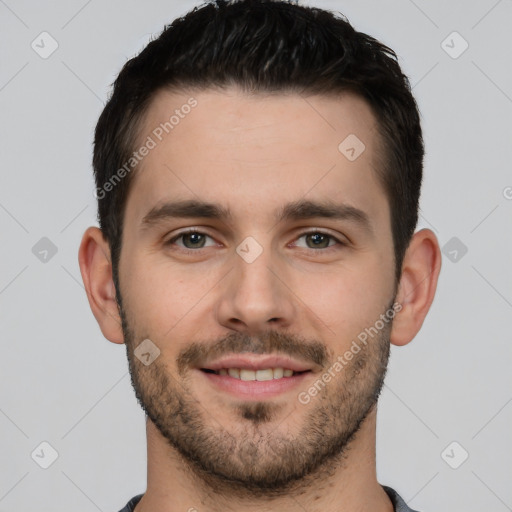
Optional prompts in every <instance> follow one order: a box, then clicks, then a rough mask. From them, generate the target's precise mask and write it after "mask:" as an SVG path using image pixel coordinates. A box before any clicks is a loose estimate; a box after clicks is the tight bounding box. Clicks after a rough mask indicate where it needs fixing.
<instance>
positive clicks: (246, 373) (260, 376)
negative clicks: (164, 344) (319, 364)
mask: <svg viewBox="0 0 512 512" xmlns="http://www.w3.org/2000/svg"><path fill="white" fill-rule="evenodd" d="M201 371H202V372H205V373H213V374H215V375H223V376H229V377H232V378H233V379H238V380H243V381H245V382H247V381H258V382H264V381H269V380H277V379H285V378H288V377H293V376H295V375H301V374H303V373H307V372H310V371H311V370H303V371H298V372H297V371H294V370H292V369H290V368H264V369H262V370H252V369H250V368H220V369H219V370H211V369H209V368H201Z"/></svg>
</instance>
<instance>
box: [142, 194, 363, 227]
mask: <svg viewBox="0 0 512 512" xmlns="http://www.w3.org/2000/svg"><path fill="white" fill-rule="evenodd" d="M172 218H207V219H215V220H219V221H224V222H226V221H231V220H232V219H233V215H232V213H231V211H230V210H229V208H226V207H224V206H222V205H220V204H217V203H211V202H207V201H199V200H195V199H189V200H180V201H169V202H166V203H163V204H161V205H157V206H155V207H153V208H152V209H151V210H150V211H149V212H148V213H147V214H146V215H145V216H144V217H143V219H142V221H141V228H142V229H144V228H147V227H150V226H151V225H153V224H157V223H159V222H161V221H164V220H167V219H172ZM314 218H327V219H335V220H348V221H352V222H354V223H356V224H358V225H359V226H361V227H362V228H363V229H364V230H365V231H367V232H368V233H369V234H373V227H372V223H371V222H370V218H369V216H368V214H367V213H365V212H364V211H363V210H360V209H359V208H356V207H354V206H351V205H349V204H343V203H342V204H339V203H335V202H332V201H325V200H324V201H311V200H304V199H300V200H298V201H294V202H291V203H288V204H286V205H284V206H283V207H281V208H280V209H278V210H277V211H276V212H275V220H276V223H279V222H283V221H290V220H293V221H297V220H306V219H314Z"/></svg>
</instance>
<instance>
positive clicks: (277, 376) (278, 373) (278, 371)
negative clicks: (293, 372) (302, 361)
mask: <svg viewBox="0 0 512 512" xmlns="http://www.w3.org/2000/svg"><path fill="white" fill-rule="evenodd" d="M283 375H284V370H283V369H282V368H274V379H280V378H281V377H282V376H283Z"/></svg>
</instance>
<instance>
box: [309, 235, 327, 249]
mask: <svg viewBox="0 0 512 512" xmlns="http://www.w3.org/2000/svg"><path fill="white" fill-rule="evenodd" d="M310 237H311V239H312V241H313V244H314V245H316V246H317V247H318V246H319V245H321V244H322V243H323V246H325V241H326V240H327V237H326V236H325V235H322V234H320V233H313V234H312V235H310Z"/></svg>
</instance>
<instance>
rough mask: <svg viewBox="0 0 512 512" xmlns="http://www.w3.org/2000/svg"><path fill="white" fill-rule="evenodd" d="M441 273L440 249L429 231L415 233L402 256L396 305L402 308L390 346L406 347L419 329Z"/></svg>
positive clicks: (397, 316)
mask: <svg viewBox="0 0 512 512" xmlns="http://www.w3.org/2000/svg"><path fill="white" fill-rule="evenodd" d="M440 270H441V250H440V249H439V243H438V241H437V238H436V235H435V234H434V233H433V232H432V231H431V230H430V229H422V230H420V231H418V232H417V233H415V234H414V235H413V237H412V239H411V242H410V244H409V247H408V248H407V251H406V253H405V256H404V261H403V264H402V275H401V277H400V283H399V287H398V292H397V296H396V302H398V303H399V304H401V306H402V308H401V309H400V311H399V312H398V313H397V314H396V315H395V317H394V319H393V324H392V328H391V336H390V339H391V343H392V344H393V345H406V344H407V343H409V342H410V341H411V340H412V339H413V338H414V336H416V334H417V333H418V331H419V330H420V328H421V326H422V324H423V320H425V317H426V316H427V313H428V310H429V309H430V305H431V304H432V301H433V300H434V295H435V293H436V287H437V280H438V277H439V272H440Z"/></svg>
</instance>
